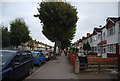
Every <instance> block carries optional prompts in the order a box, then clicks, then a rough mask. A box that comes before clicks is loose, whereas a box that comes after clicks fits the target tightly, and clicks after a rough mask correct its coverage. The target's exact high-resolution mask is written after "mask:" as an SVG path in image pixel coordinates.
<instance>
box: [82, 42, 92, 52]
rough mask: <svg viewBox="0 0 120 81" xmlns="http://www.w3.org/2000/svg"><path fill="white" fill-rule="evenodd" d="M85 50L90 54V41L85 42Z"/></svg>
mask: <svg viewBox="0 0 120 81" xmlns="http://www.w3.org/2000/svg"><path fill="white" fill-rule="evenodd" d="M83 50H84V53H85V51H87V54H88V51H90V50H91V47H90V44H89V43H88V42H87V43H84V44H83Z"/></svg>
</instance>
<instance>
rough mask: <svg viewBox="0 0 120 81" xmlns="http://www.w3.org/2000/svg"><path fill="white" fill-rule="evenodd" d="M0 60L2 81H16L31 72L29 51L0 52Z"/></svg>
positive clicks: (31, 63)
mask: <svg viewBox="0 0 120 81" xmlns="http://www.w3.org/2000/svg"><path fill="white" fill-rule="evenodd" d="M0 58H2V63H0V67H1V68H0V76H1V75H2V81H13V80H16V81H18V79H20V78H22V77H23V76H25V75H27V74H31V73H32V72H33V57H32V54H31V52H30V51H25V50H21V51H13V50H0Z"/></svg>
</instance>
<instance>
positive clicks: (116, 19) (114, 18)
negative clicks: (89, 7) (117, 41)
mask: <svg viewBox="0 0 120 81" xmlns="http://www.w3.org/2000/svg"><path fill="white" fill-rule="evenodd" d="M109 19H110V20H112V21H113V22H114V23H116V22H117V21H119V20H120V17H108V19H107V21H109Z"/></svg>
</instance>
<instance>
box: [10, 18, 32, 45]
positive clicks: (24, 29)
mask: <svg viewBox="0 0 120 81" xmlns="http://www.w3.org/2000/svg"><path fill="white" fill-rule="evenodd" d="M10 32H11V33H10V37H11V44H12V45H13V46H16V47H17V46H18V45H20V44H21V43H25V42H27V41H28V40H30V39H31V38H30V36H29V33H30V31H29V30H28V26H27V25H26V23H25V21H24V20H23V19H22V18H17V19H15V20H14V21H12V22H11V23H10Z"/></svg>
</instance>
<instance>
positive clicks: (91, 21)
mask: <svg viewBox="0 0 120 81" xmlns="http://www.w3.org/2000/svg"><path fill="white" fill-rule="evenodd" d="M37 3H38V2H36V1H35V2H15V1H14V2H1V3H0V8H1V9H2V15H1V16H2V20H0V21H2V23H0V24H2V25H4V26H6V27H9V23H10V21H12V20H14V19H15V18H23V19H24V20H25V22H26V24H27V26H28V27H29V30H30V33H31V34H30V35H31V36H32V38H33V39H36V40H38V41H40V42H43V43H46V44H49V45H53V43H52V42H50V41H49V40H48V39H47V38H46V37H45V36H44V35H43V34H42V32H41V31H42V26H41V23H40V20H39V19H38V18H35V17H34V16H33V15H34V14H37V13H38V11H37V7H38V4H37ZM71 4H72V5H74V6H75V7H76V8H77V11H78V17H79V20H78V22H77V31H76V34H75V37H74V39H73V41H72V42H75V41H77V40H78V39H80V38H81V37H82V36H86V33H92V32H93V28H94V27H99V25H102V26H104V25H105V22H106V18H107V17H117V16H118V2H76V1H75V2H74V1H72V2H71ZM1 5H2V6H1Z"/></svg>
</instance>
